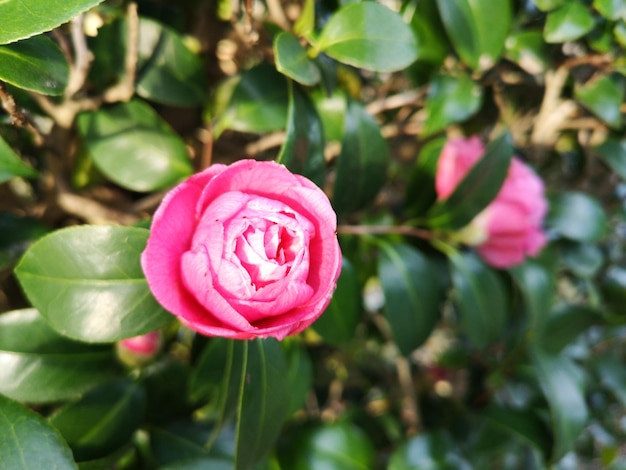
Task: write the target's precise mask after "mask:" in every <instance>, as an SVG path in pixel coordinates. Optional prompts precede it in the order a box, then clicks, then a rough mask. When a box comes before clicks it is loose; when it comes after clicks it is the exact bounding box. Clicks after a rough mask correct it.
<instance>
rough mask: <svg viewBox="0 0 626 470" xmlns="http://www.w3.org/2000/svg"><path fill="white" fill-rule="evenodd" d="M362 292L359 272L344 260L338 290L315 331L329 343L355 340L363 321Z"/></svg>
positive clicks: (317, 321) (338, 343) (314, 325)
mask: <svg viewBox="0 0 626 470" xmlns="http://www.w3.org/2000/svg"><path fill="white" fill-rule="evenodd" d="M361 312H362V309H361V292H360V289H359V281H358V277H357V272H356V270H355V269H354V267H353V266H352V263H350V261H349V260H348V259H347V258H345V257H344V258H343V262H342V267H341V274H340V275H339V279H338V280H337V289H336V290H335V293H334V294H333V297H332V299H331V301H330V303H329V304H328V307H327V308H326V310H325V311H324V313H323V314H322V316H321V317H319V318H318V319H317V320H316V321H315V323H313V329H314V330H315V331H317V332H318V333H319V334H320V336H321V337H322V338H323V339H324V341H327V342H329V343H333V344H337V345H341V344H345V343H347V342H349V341H350V340H351V339H352V338H354V332H355V330H356V327H357V325H358V323H359V321H360V320H361Z"/></svg>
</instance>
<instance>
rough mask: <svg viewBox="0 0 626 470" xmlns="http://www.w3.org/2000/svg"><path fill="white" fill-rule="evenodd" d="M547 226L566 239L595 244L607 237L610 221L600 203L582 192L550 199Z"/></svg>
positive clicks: (566, 193) (568, 193) (559, 195)
mask: <svg viewBox="0 0 626 470" xmlns="http://www.w3.org/2000/svg"><path fill="white" fill-rule="evenodd" d="M549 200H550V210H549V211H548V216H547V218H546V226H548V227H550V228H551V229H552V230H554V231H555V232H556V233H558V234H560V235H561V236H563V237H565V238H569V239H572V240H576V241H581V242H584V241H587V242H594V241H598V240H600V239H602V238H604V236H605V235H606V232H607V229H608V220H607V217H606V214H605V212H604V209H603V208H602V206H601V205H600V203H599V202H598V201H596V200H595V199H593V198H592V197H591V196H588V195H586V194H584V193H580V192H575V191H571V192H562V193H559V194H555V195H553V196H552V197H550V198H549Z"/></svg>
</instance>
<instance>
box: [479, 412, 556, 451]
mask: <svg viewBox="0 0 626 470" xmlns="http://www.w3.org/2000/svg"><path fill="white" fill-rule="evenodd" d="M480 415H481V416H483V417H485V418H487V419H488V420H489V421H491V422H492V423H494V424H496V425H497V426H498V427H500V428H502V429H505V430H506V431H508V432H510V433H511V434H513V435H514V436H518V437H521V438H522V439H523V440H525V441H526V442H528V443H529V444H531V445H532V446H533V447H535V448H536V449H537V450H539V451H540V452H541V454H542V455H543V457H544V458H549V457H550V451H551V444H552V436H550V433H549V432H548V429H547V428H546V425H545V423H544V422H543V421H542V420H541V419H539V417H538V416H536V415H535V414H533V413H531V412H529V411H527V410H518V409H515V408H504V407H499V406H495V405H493V406H490V407H489V408H487V409H485V410H483V411H481V412H480Z"/></svg>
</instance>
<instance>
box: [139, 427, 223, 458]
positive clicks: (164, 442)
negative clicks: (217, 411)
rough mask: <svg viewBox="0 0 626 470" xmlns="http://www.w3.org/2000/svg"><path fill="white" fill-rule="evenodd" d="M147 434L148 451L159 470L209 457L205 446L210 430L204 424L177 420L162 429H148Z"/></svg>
mask: <svg viewBox="0 0 626 470" xmlns="http://www.w3.org/2000/svg"><path fill="white" fill-rule="evenodd" d="M149 432H150V450H151V451H152V455H153V456H154V459H155V460H156V463H157V464H158V465H159V468H161V467H162V466H165V465H168V464H169V465H171V464H174V463H176V462H184V461H188V460H193V459H195V458H201V457H208V456H209V451H208V449H207V448H206V447H205V444H206V443H207V442H208V441H209V439H210V436H211V432H212V430H211V429H210V428H209V427H208V426H207V425H206V424H204V423H200V422H192V421H188V420H178V421H175V422H173V423H171V424H169V425H168V426H166V427H163V428H160V427H150V430H149ZM231 470H232V465H231Z"/></svg>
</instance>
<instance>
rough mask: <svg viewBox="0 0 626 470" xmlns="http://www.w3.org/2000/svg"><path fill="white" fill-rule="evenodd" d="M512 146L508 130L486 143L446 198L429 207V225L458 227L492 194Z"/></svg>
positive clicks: (501, 179)
mask: <svg viewBox="0 0 626 470" xmlns="http://www.w3.org/2000/svg"><path fill="white" fill-rule="evenodd" d="M512 153H513V147H512V144H511V137H510V135H509V134H508V133H504V134H502V135H501V136H500V137H498V138H497V139H496V140H494V141H492V142H490V143H489V145H488V146H487V151H486V153H485V155H484V156H483V157H482V158H481V159H480V160H479V161H478V162H477V163H476V164H475V165H474V166H473V167H472V168H471V169H470V171H469V172H468V173H467V175H465V178H463V180H462V181H461V182H460V183H459V185H458V186H457V187H456V188H455V189H454V192H453V193H452V194H451V195H450V196H449V197H448V198H447V199H444V200H441V201H438V202H437V203H436V204H435V205H434V206H433V208H432V209H431V210H430V212H429V214H428V216H429V218H428V223H429V225H430V226H431V227H437V228H447V229H460V228H462V227H464V226H465V225H467V224H468V223H470V222H471V221H472V219H473V218H474V217H475V216H476V215H478V214H479V213H480V212H481V211H482V210H483V209H484V208H485V207H487V205H488V204H489V203H490V202H491V201H492V200H493V199H494V198H495V197H496V195H497V194H498V192H499V191H500V188H501V187H502V184H503V183H504V180H505V178H506V175H507V173H508V171H509V166H510V164H511V158H512V157H511V155H512Z"/></svg>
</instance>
